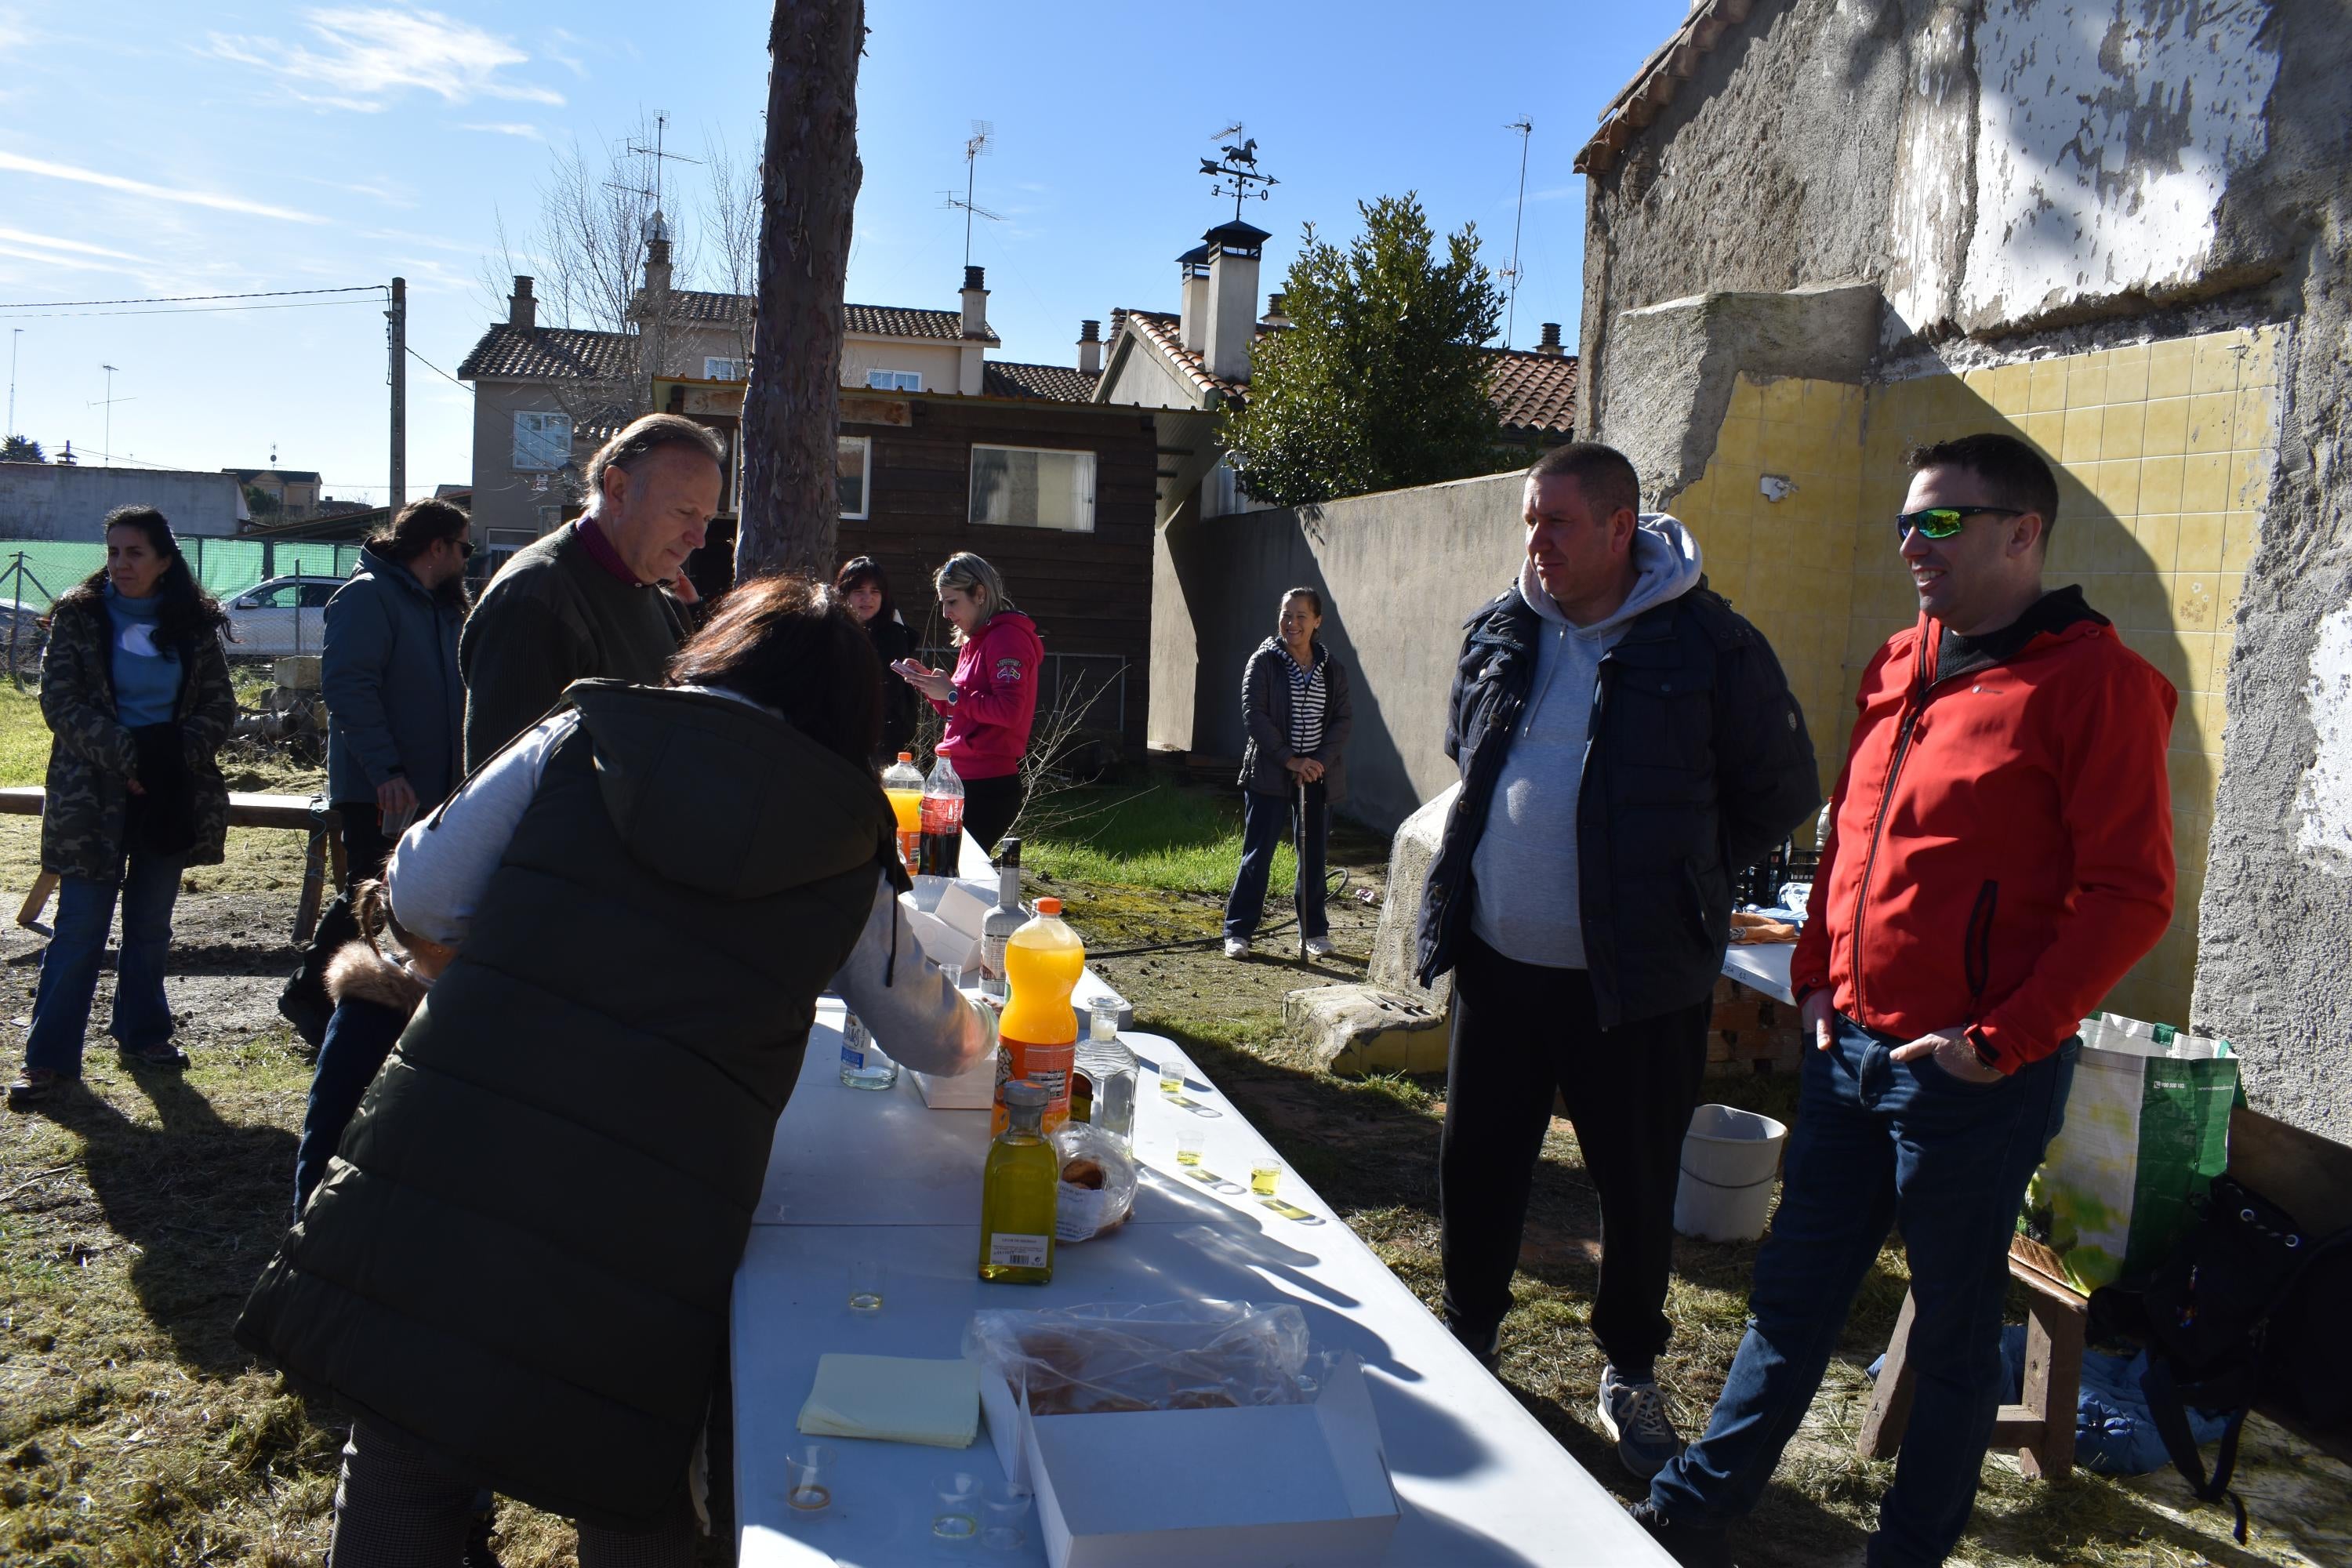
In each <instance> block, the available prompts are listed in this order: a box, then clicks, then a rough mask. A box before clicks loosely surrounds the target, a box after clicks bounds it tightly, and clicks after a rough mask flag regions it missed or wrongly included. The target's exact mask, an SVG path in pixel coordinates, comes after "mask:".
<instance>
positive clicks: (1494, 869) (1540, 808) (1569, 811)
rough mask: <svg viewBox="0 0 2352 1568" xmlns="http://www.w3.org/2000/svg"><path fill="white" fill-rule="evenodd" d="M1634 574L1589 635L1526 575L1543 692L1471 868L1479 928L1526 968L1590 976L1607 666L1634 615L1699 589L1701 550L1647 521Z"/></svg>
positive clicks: (1673, 528)
mask: <svg viewBox="0 0 2352 1568" xmlns="http://www.w3.org/2000/svg"><path fill="white" fill-rule="evenodd" d="M1633 567H1634V570H1635V572H1636V573H1637V574H1638V575H1637V576H1636V577H1635V578H1634V582H1633V592H1632V593H1630V594H1628V595H1626V596H1625V602H1624V603H1623V604H1622V605H1619V606H1618V607H1617V611H1616V613H1615V614H1614V615H1612V616H1610V617H1609V618H1608V619H1606V620H1604V621H1601V622H1600V623H1598V624H1597V625H1594V626H1578V625H1576V624H1575V623H1573V622H1572V621H1570V619H1569V618H1568V617H1567V616H1564V615H1562V614H1561V613H1560V609H1559V605H1556V604H1554V603H1553V602H1552V597H1551V595H1549V594H1547V593H1545V592H1544V591H1543V587H1542V584H1539V583H1538V582H1537V581H1536V569H1535V563H1533V562H1531V561H1530V562H1528V563H1524V564H1523V565H1521V566H1520V568H1519V583H1518V595H1519V597H1520V598H1522V599H1524V600H1526V601H1527V603H1528V605H1529V607H1531V608H1532V609H1533V610H1534V611H1535V613H1536V614H1537V616H1539V617H1541V619H1542V621H1543V628H1542V632H1541V635H1540V636H1539V637H1538V638H1537V641H1536V673H1535V681H1534V684H1533V686H1532V687H1531V688H1530V689H1529V690H1528V703H1527V707H1526V708H1525V709H1524V710H1521V712H1520V714H1519V722H1518V727H1517V731H1515V732H1514V733H1513V735H1512V737H1511V749H1510V751H1509V752H1507V753H1506V755H1505V756H1504V758H1503V771H1502V774H1501V776H1500V777H1498V778H1497V779H1496V781H1495V798H1494V801H1493V804H1492V805H1490V806H1489V807H1488V809H1487V813H1486V831H1485V832H1484V833H1482V834H1480V835H1479V838H1478V847H1477V849H1476V850H1475V852H1474V853H1473V855H1472V857H1471V860H1470V881H1471V887H1472V889H1473V898H1472V903H1471V907H1470V929H1471V930H1472V931H1475V932H1477V933H1478V940H1479V941H1481V942H1485V943H1486V945H1487V946H1488V947H1491V948H1493V949H1494V950H1495V951H1496V952H1499V953H1501V954H1502V955H1503V956H1504V957H1506V958H1512V959H1517V961H1518V962H1520V963H1534V964H1540V965H1542V966H1544V967H1545V968H1548V969H1582V968H1584V967H1585V962H1584V925H1583V919H1582V916H1581V913H1580V908H1579V903H1578V894H1579V883H1578V880H1577V853H1576V852H1577V834H1576V797H1577V791H1578V789H1579V787H1580V785H1581V784H1582V783H1583V778H1584V752H1585V746H1586V742H1588V740H1589V739H1590V737H1589V736H1588V735H1587V733H1586V727H1587V725H1588V724H1589V723H1590V721H1591V717H1592V700H1593V698H1594V696H1595V694H1596V690H1597V687H1598V683H1599V681H1600V678H1601V657H1602V656H1603V655H1605V654H1606V653H1608V651H1609V650H1610V649H1611V648H1612V647H1615V646H1616V644H1617V639H1618V638H1619V637H1622V636H1623V635H1624V631H1625V627H1626V626H1627V625H1628V624H1630V623H1631V622H1632V621H1633V617H1634V616H1639V615H1641V614H1642V613H1643V611H1645V610H1652V609H1655V608H1656V607H1657V606H1658V605H1663V604H1665V603H1667V602H1668V601H1670V600H1673V599H1677V598H1680V597H1681V596H1682V595H1685V594H1686V593H1688V592H1690V590H1691V589H1692V588H1693V587H1695V586H1696V585H1697V583H1698V579H1699V548H1698V541H1697V540H1696V539H1694V538H1692V537H1691V535H1690V531H1689V530H1687V529H1685V527H1683V525H1682V524H1681V523H1680V522H1678V521H1675V519H1674V518H1672V517H1669V516H1667V515H1666V514H1665V513H1664V512H1647V513H1644V514H1643V517H1642V524H1641V527H1640V528H1638V529H1637V530H1635V531H1634V534H1633Z"/></svg>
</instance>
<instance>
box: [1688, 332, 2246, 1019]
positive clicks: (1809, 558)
mask: <svg viewBox="0 0 2352 1568" xmlns="http://www.w3.org/2000/svg"><path fill="white" fill-rule="evenodd" d="M2276 349H2277V337H2276V332H2275V331H2273V330H2272V329H2266V328H2255V329H2249V330H2244V331H2228V332H2215V333H2211V334H2208V335H2206V336H2202V337H2196V338H2183V339H2175V340H2172V341H2170V342H2159V343H2144V344H2138V345H2135V346H2133V347H2130V348H2121V349H2107V350H2102V351H2099V352H2097V353H2086V354H2074V355H2069V356H2066V357H2063V358H2058V359H2047V360H2037V361H2032V362H2030V363H2018V364H2010V365H2002V366H1999V367H1996V368H1991V369H1985V370H1975V371H1970V372H1968V373H1967V374H1965V375H1933V376H1924V377H1920V378H1918V379H1916V380H1912V381H1904V382H1896V383H1894V384H1888V385H1883V386H1872V387H1868V388H1864V387H1860V386H1853V385H1848V384H1842V383H1834V382H1819V381H1802V380H1795V379H1780V380H1770V381H1760V382H1759V381H1753V380H1750V379H1749V378H1748V377H1746V376H1742V377H1741V378H1740V380H1739V383H1738V385H1737V387H1736V388H1735V389H1734V391H1733V394H1732V400H1731V406H1730V408H1729V410H1728V411H1727V414H1726V416H1725V418H1724V422H1723V428H1722V430H1721V432H1720V433H1719V435H1718V437H1717V443H1716V450H1715V456H1714V458H1713V460H1712V461H1711V462H1710V463H1709V464H1708V466H1707V469H1706V473H1705V474H1704V475H1702V476H1701V477H1700V479H1698V480H1697V481H1696V483H1694V484H1692V485H1691V486H1690V487H1688V488H1687V489H1685V490H1684V491H1683V492H1682V493H1681V494H1680V495H1678V496H1676V497H1675V498H1674V499H1673V500H1671V501H1669V502H1668V510H1672V511H1673V512H1674V513H1675V515H1676V516H1678V517H1680V518H1681V519H1682V520H1683V521H1685V523H1687V524H1689V525H1690V528H1691V531H1693V532H1694V533H1696V535H1697V536H1698V539H1699V542H1700V544H1701V546H1702V547H1703V549H1704V550H1705V552H1706V571H1707V575H1708V579H1709V581H1710V583H1711V584H1712V585H1713V586H1714V587H1715V588H1716V589H1717V591H1718V592H1720V593H1722V594H1724V595H1726V596H1727V597H1728V598H1730V599H1731V600H1732V602H1733V603H1734V604H1735V605H1738V607H1739V609H1740V610H1741V612H1742V613H1743V614H1745V615H1746V616H1748V618H1749V619H1750V620H1752V621H1754V622H1755V623H1756V625H1757V626H1759V628H1760V629H1762V631H1763V632H1764V634H1765V635H1766V636H1767V637H1769V638H1770V639H1771V641H1772V645H1773V647H1775V648H1776V649H1777V650H1778V651H1779V653H1780V659H1781V662H1782V664H1783V665H1784V666H1785V667H1786V668H1787V669H1788V671H1789V678H1790V684H1791V686H1792V687H1793V689H1795V691H1796V693H1797V696H1798V698H1799V700H1801V702H1802V703H1803V704H1804V709H1805V717H1806V721H1807V722H1808V723H1809V724H1810V725H1811V728H1812V731H1813V739H1814V743H1815V745H1816V747H1817V748H1819V750H1820V752H1821V759H1822V780H1823V785H1824V787H1825V788H1826V786H1827V785H1828V784H1829V783H1830V782H1832V780H1833V779H1834V778H1835V776H1836V773H1837V769H1838V767H1839V765H1840V763H1842V762H1843V753H1844V748H1845V741H1846V736H1847V732H1848V731H1849V730H1850V729H1851V728H1852V725H1853V692H1854V689H1855V688H1856V687H1857V685H1858V684H1859V683H1860V680H1861V677H1862V670H1863V667H1864V665H1865V664H1866V663H1867V662H1868V661H1869V658H1870V656H1871V655H1872V654H1873V653H1874V652H1875V651H1876V649H1877V648H1878V647H1879V645H1880V644H1882V643H1884V642H1885V640H1886V638H1887V637H1890V636H1892V635H1893V634H1894V633H1895V632H1896V631H1898V630H1900V629H1901V628H1903V627H1904V626H1908V625H1910V624H1911V622H1912V620H1913V619H1914V617H1915V615H1916V604H1917V601H1916V598H1915V596H1914V595H1913V593H1912V589H1911V584H1910V580H1909V578H1908V576H1907V575H1906V573H1905V572H1904V570H1903V568H1902V563H1901V560H1900V558H1899V557H1898V556H1897V554H1896V552H1895V532H1894V528H1893V526H1892V520H1893V518H1894V515H1895V511H1896V510H1899V508H1900V507H1901V504H1902V500H1903V496H1904V491H1905V489H1906V487H1907V485H1908V483H1909V478H1910V476H1909V470H1908V469H1907V468H1905V466H1904V463H1903V454H1904V453H1905V451H1906V450H1907V449H1908V448H1909V447H1911V446H1912V445H1913V444H1915V443H1916V442H1919V441H1926V440H1935V439H1938V438H1941V437H1949V436H1960V435H1968V434H1971V433H1975V432H1979V431H1986V430H2000V431H2006V432H2008V433H2010V434H2012V435H2016V436H2021V437H2024V438H2025V439H2027V440H2029V441H2032V443H2034V445H2035V446H2036V447H2039V448H2040V449H2041V450H2042V453H2043V454H2044V455H2045V456H2047V457H2048V458H2051V459H2052V461H2053V466H2055V467H2056V468H2057V470H2058V482H2059V504H2058V514H2059V521H2058V525H2057V527H2056V529H2055V530H2054V531H2053V533H2052V535H2051V542H2050V572H2049V580H2050V584H2051V586H2053V587H2061V586H2063V585H2065V584H2068V583H2079V584H2082V586H2083V592H2084V596H2085V597H2086V598H2087V599H2088V600H2089V602H2090V604H2091V606H2092V607H2093V608H2094V609H2096V610H2097V611H2099V612H2100V613H2101V614H2102V615H2105V616H2106V617H2107V618H2108V619H2109V620H2112V621H2113V622H2115V624H2116V628H2117V629H2118V630H2119V631H2120V632H2121V633H2122V635H2123V638H2124V641H2125V642H2126V644H2127V645H2129V646H2130V647H2132V648H2133V649H2134V650H2136V651H2137V652H2138V653H2139V654H2140V655H2141V656H2142V657H2143V658H2147V660H2148V661H2149V662H2150V663H2151V664H2153V665H2155V666H2156V668H2158V669H2159V670H2161V671H2162V672H2163V674H2164V676H2165V678H2166V679H2168V680H2170V681H2171V682H2172V684H2173V686H2174V687H2175V688H2176V689H2178V690H2179V693H2180V704H2179V714H2178V716H2177V718H2176V719H2175V721H2174V723H2173V730H2172V738H2171V750H2170V763H2171V773H2172V811H2173V833H2174V841H2175V842H2174V847H2175V853H2176V856H2177V858H2178V862H2179V897H2178V899H2177V900H2176V902H2175V905H2174V910H2173V920H2172V929H2171V930H2170V931H2168V932H2167V933H2166V934H2165V937H2164V940H2163V941H2162V942H2160V943H2159V944H2158V947H2157V949H2156V951H2155V952H2151V953H2150V954H2149V955H2148V956H2147V958H2146V959H2145V960H2143V961H2142V962H2141V963H2140V964H2139V965H2138V966H2137V968H2136V969H2134V970H2133V971H2132V973H2130V974H2129V975H2127V976H2126V978H2125V980H2124V982H2123V983H2122V984H2120V985H2118V986H2117V987H2116V990H2115V992H2114V993H2113V994H2111V995H2110V996H2109V998H2108V1001H2107V1005H2109V1006H2110V1007H2112V1008H2114V1009H2115V1010H2116V1011H2118V1012H2122V1013H2126V1014H2129V1015H2131V1016H2137V1017H2142V1018H2149V1019H2156V1020H2163V1021H2168V1022H2173V1023H2180V1024H2185V1023H2186V1022H2187V1021H2188V1017H2189V991H2190V986H2191V983H2192V981H2193V978H2194V974H2195V965H2196V955H2197V936H2196V932H2197V904H2198V900H2199V899H2200V896H2201V895H2202V893H2203V891H2204V876H2205V855H2206V847H2207V843H2208V840H2209V836H2210V831H2211V827H2212V821H2213V796H2214V792H2215V790H2216V789H2217V787H2218V786H2219V784H2220V781H2221V727H2222V721H2223V718H2224V714H2223V710H2222V690H2223V688H2224V685H2225V679H2224V677H2225V675H2226V672H2227V670H2228V668H2229V659H2230V649H2231V626H2232V621H2233V617H2234V616H2235V614H2236V608H2237V601H2238V595H2239V592H2240V589H2241V588H2242V585H2243V584H2244V582H2245V571H2246V563H2247V561H2248V559H2249V558H2250V557H2251V556H2252V553H2253V548H2254V541H2255V538H2256V535H2257V532H2258V530H2259V527H2260V521H2261V517H2262V512H2263V507H2264V505H2265V503H2266V501H2267V500H2268V494H2269V480H2270V469H2271V464H2272V460H2273V451H2274V447H2273V431H2274V429H2275V420H2274V416H2273V398H2274V393H2275V376H2274V370H2273V366H2274V361H2275V355H2276ZM1767 476H1778V477H1779V478H1780V479H1786V480H1788V481H1790V483H1791V484H1793V485H1794V487H1795V489H1793V490H1792V491H1791V492H1790V493H1789V494H1788V495H1787V496H1786V498H1785V499H1783V500H1778V501H1775V500H1769V499H1767V498H1766V497H1765V496H1764V495H1763V494H1762V493H1760V492H1761V489H1762V486H1763V483H1764V481H1765V479H1766V477H1767Z"/></svg>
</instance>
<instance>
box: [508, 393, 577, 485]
mask: <svg viewBox="0 0 2352 1568" xmlns="http://www.w3.org/2000/svg"><path fill="white" fill-rule="evenodd" d="M571 460H572V416H570V415H569V414H541V413H534V412H532V411H530V410H528V409H526V410H523V411H521V412H519V413H517V414H516V415H515V416H514V466H515V468H517V470H519V471H520V472H523V473H544V474H551V473H553V472H555V471H556V470H557V469H558V468H562V467H563V465H564V464H566V463H568V462H570V461H571Z"/></svg>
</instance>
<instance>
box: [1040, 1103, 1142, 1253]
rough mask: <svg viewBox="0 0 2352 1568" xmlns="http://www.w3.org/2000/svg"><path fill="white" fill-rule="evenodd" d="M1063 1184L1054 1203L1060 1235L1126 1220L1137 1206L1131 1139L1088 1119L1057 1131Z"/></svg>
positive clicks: (1069, 1237) (1077, 1235)
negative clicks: (1094, 1123)
mask: <svg viewBox="0 0 2352 1568" xmlns="http://www.w3.org/2000/svg"><path fill="white" fill-rule="evenodd" d="M1054 1150H1055V1152H1056V1153H1058V1154H1059V1155H1061V1157H1062V1190H1061V1193H1060V1195H1059V1199H1058V1201H1057V1202H1056V1204H1055V1209H1054V1238H1055V1240H1056V1241H1087V1240H1091V1239H1092V1238H1094V1237H1097V1236H1100V1235H1102V1234H1103V1233H1104V1232H1105V1231H1108V1230H1116V1229H1117V1228H1118V1226H1120V1225H1122V1224H1124V1223H1125V1222H1126V1220H1127V1216H1128V1214H1129V1211H1131V1210H1132V1209H1133V1208H1134V1207H1135V1186H1136V1173H1135V1156H1134V1155H1133V1154H1132V1153H1130V1152H1128V1147H1127V1143H1126V1141H1125V1140H1123V1139H1119V1138H1115V1137H1113V1136H1112V1135H1111V1134H1109V1133H1108V1132H1106V1131H1103V1130H1102V1129H1101V1128H1099V1127H1090V1126H1088V1125H1087V1123H1085V1122H1083V1121H1066V1122H1064V1123H1062V1125H1061V1126H1060V1127H1058V1128H1056V1129H1055V1131H1054Z"/></svg>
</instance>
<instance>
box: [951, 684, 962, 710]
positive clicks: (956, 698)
mask: <svg viewBox="0 0 2352 1568" xmlns="http://www.w3.org/2000/svg"><path fill="white" fill-rule="evenodd" d="M962 700H963V693H962V692H961V691H960V690H958V689H956V688H954V687H952V686H950V687H949V688H948V706H949V707H950V708H952V707H954V706H955V705H956V704H957V703H958V702H961V701H962Z"/></svg>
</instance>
